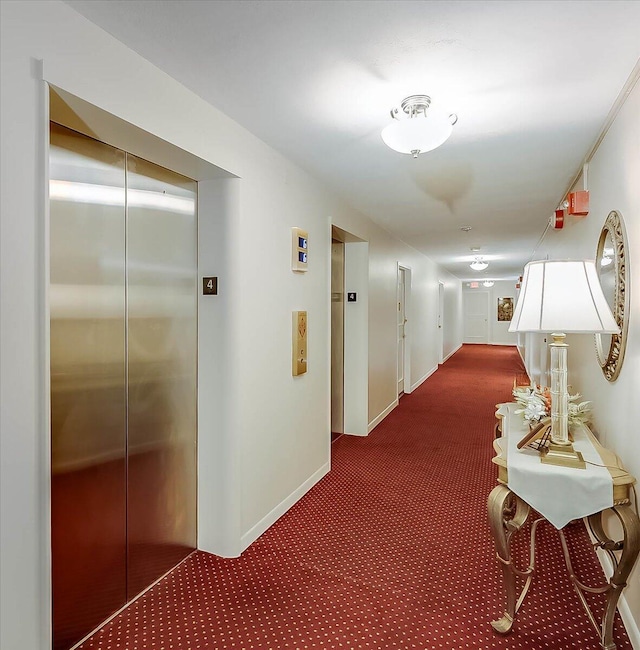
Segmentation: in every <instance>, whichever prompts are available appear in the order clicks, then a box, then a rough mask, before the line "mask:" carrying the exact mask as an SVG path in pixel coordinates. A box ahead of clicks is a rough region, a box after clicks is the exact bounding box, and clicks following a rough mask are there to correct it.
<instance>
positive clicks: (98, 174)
mask: <svg viewBox="0 0 640 650" xmlns="http://www.w3.org/2000/svg"><path fill="white" fill-rule="evenodd" d="M50 151H51V155H50V183H49V192H50V215H51V244H50V251H51V253H50V254H51V263H50V273H51V284H50V303H51V321H50V328H51V329H50V331H51V473H52V476H51V542H52V582H53V628H54V644H53V646H54V648H55V649H56V650H58V649H63V648H68V647H70V646H71V645H73V644H74V643H75V642H77V641H79V640H80V639H81V638H82V637H83V636H84V635H85V634H87V632H89V631H90V630H92V629H93V628H94V627H95V626H96V625H98V624H99V623H100V622H101V621H102V620H104V619H105V618H106V617H107V616H109V615H110V614H111V613H113V612H114V611H116V610H117V609H119V608H120V607H121V606H122V605H124V603H125V601H126V492H125V490H126V481H125V477H126V438H125V429H126V426H125V425H126V392H125V293H124V282H125V185H124V181H125V155H124V153H123V152H121V151H118V150H117V149H114V148H113V147H108V146H106V145H104V144H101V143H99V142H96V141H95V140H91V139H90V138H86V137H84V136H81V135H79V134H77V133H74V132H73V131H70V130H68V129H65V128H63V127H59V126H57V125H55V124H52V125H51V149H50Z"/></svg>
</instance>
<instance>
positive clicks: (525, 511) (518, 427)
mask: <svg viewBox="0 0 640 650" xmlns="http://www.w3.org/2000/svg"><path fill="white" fill-rule="evenodd" d="M517 408H519V407H518V405H517V404H515V403H509V404H498V406H497V409H498V410H497V411H496V418H497V419H498V425H497V427H496V436H497V437H496V439H495V440H494V443H493V444H494V449H495V451H496V456H495V457H494V458H493V463H495V464H496V465H497V466H498V485H497V486H496V487H495V488H494V489H493V490H492V492H491V494H490V495H489V501H488V510H489V522H490V525H491V533H492V535H493V538H494V541H495V545H496V553H497V559H498V562H499V565H500V567H501V569H502V576H503V580H504V586H505V589H506V600H507V603H506V608H505V613H504V615H503V616H502V618H500V619H499V620H497V621H493V622H492V623H491V625H492V626H493V628H494V630H496V632H499V633H500V634H508V633H509V632H510V631H511V629H512V627H513V622H514V620H515V617H516V614H517V612H518V609H519V608H520V606H521V605H522V603H523V601H524V599H525V597H526V595H527V592H528V590H529V587H530V586H531V581H532V579H533V576H534V574H535V534H536V527H537V525H538V523H539V522H540V521H543V520H544V519H545V516H544V512H541V513H540V514H541V518H539V519H536V520H535V521H534V522H533V523H532V524H531V545H530V555H529V566H528V567H526V568H524V569H518V568H516V567H515V566H514V563H513V562H512V558H511V550H510V544H511V539H512V537H513V535H514V534H515V533H517V532H518V531H519V530H520V529H521V528H522V527H523V526H524V525H525V523H526V521H527V519H528V517H529V514H530V512H531V510H532V508H531V504H529V503H528V502H527V501H526V500H525V499H523V498H522V495H518V494H516V493H515V492H514V491H512V490H511V489H510V488H509V463H508V460H509V455H510V454H514V453H518V454H520V453H522V454H523V456H522V457H520V456H518V457H517V460H518V465H519V466H520V467H519V471H520V472H522V471H523V468H522V460H523V459H525V461H526V462H525V471H526V463H530V464H531V465H530V466H531V471H532V472H535V473H536V474H539V473H540V472H541V471H542V472H547V471H549V472H553V471H555V470H554V469H550V467H551V466H549V465H542V464H541V463H540V461H539V457H538V455H537V453H534V452H532V450H522V451H519V450H516V449H515V443H516V442H517V441H518V440H520V439H521V438H522V437H523V436H524V435H525V434H526V432H527V431H528V428H527V426H526V424H525V423H524V422H523V420H522V418H521V417H520V415H516V414H515V411H516V409H517ZM582 434H584V438H585V440H588V441H589V443H590V444H591V445H593V448H594V449H595V451H597V453H598V455H599V457H600V459H601V460H602V463H601V464H602V465H605V466H607V469H608V470H609V473H610V475H611V484H612V492H613V498H612V500H611V502H610V503H611V505H609V506H606V507H604V508H603V509H599V510H597V511H595V512H590V513H585V515H584V516H585V517H586V519H587V523H588V525H589V528H590V530H591V533H592V535H593V537H594V538H595V540H596V543H595V544H594V546H596V547H597V548H601V549H603V550H604V551H605V552H606V553H607V554H608V555H609V557H610V558H611V561H612V563H613V567H614V572H613V575H612V577H611V579H610V580H609V581H608V582H606V583H604V584H602V585H601V586H599V587H587V586H586V585H584V584H582V583H581V582H580V580H579V579H578V578H577V577H576V576H575V574H574V572H573V569H572V566H571V558H570V556H569V550H568V547H567V543H566V541H565V537H564V534H563V532H562V530H561V528H560V527H559V526H557V525H556V527H557V528H558V529H559V535H560V541H561V543H562V549H563V553H564V558H565V562H566V565H567V570H568V572H569V578H570V580H571V583H572V584H573V587H574V589H575V590H576V593H577V594H578V597H579V598H580V601H581V603H582V605H583V607H584V608H585V611H586V613H587V615H588V617H589V620H590V621H591V624H592V625H593V627H594V629H595V631H596V633H597V634H598V636H599V638H600V644H601V646H602V648H603V649H604V650H615V647H616V645H615V643H614V642H613V620H614V615H615V612H616V607H617V603H618V599H619V598H620V595H621V593H622V590H623V589H624V587H625V586H626V584H627V578H628V577H629V574H630V573H631V570H632V569H633V566H634V564H635V561H636V559H637V557H638V553H639V552H640V520H639V519H638V515H637V514H636V513H635V512H634V510H633V509H632V507H631V499H630V496H631V495H630V493H631V490H632V487H633V485H634V483H635V482H636V481H635V479H634V477H633V476H631V475H630V474H629V473H628V472H626V471H625V470H624V469H623V468H622V467H620V463H619V460H618V458H617V457H616V455H615V454H614V453H613V452H611V451H609V450H608V449H605V448H604V447H602V446H601V445H600V443H599V442H598V441H597V440H596V438H595V437H594V436H593V434H592V433H591V431H590V430H589V429H588V428H587V427H585V426H582V427H581V435H582ZM511 457H512V458H514V456H513V455H512V456H511ZM527 457H528V458H529V460H526V458H527ZM541 468H543V469H542V470H541ZM570 471H571V472H574V473H575V474H574V475H573V477H572V479H571V480H573V481H576V485H579V483H580V482H581V481H584V479H585V478H587V480H588V475H587V474H584V473H583V474H580V472H584V470H580V469H571V470H570ZM514 481H515V477H514ZM514 489H515V487H514ZM558 498H559V499H567V500H569V499H571V493H570V492H569V493H564V494H561V495H559V496H558ZM537 508H538V510H543V511H544V508H541V507H540V504H537ZM606 510H611V511H612V512H613V513H615V515H616V516H617V518H618V520H619V522H620V524H621V526H622V530H623V539H622V540H621V541H614V540H612V539H611V538H610V537H609V536H608V534H607V533H606V531H605V527H604V525H603V522H602V515H603V513H604V512H605V511H606ZM580 516H582V515H580ZM517 577H520V578H523V579H524V585H523V586H522V589H521V590H520V593H519V594H517V593H516V592H517V589H516V578H517ZM585 592H591V593H600V594H604V595H605V597H606V605H605V610H604V614H603V616H602V620H601V621H596V618H595V616H594V615H593V613H592V612H591V610H590V608H589V605H588V603H587V600H586V598H585V595H584V594H585Z"/></svg>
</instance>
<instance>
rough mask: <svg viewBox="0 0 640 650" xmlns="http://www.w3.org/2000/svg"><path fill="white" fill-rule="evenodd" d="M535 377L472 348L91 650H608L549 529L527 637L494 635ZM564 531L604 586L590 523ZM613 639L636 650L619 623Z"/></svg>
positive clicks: (526, 614) (193, 561) (159, 589)
mask: <svg viewBox="0 0 640 650" xmlns="http://www.w3.org/2000/svg"><path fill="white" fill-rule="evenodd" d="M522 371H523V369H522V366H521V364H520V360H519V357H518V354H517V352H516V351H515V349H514V348H510V347H497V346H464V347H463V348H462V349H461V350H460V351H458V352H457V353H456V354H455V355H454V356H453V357H452V358H451V359H450V360H449V361H447V363H446V364H445V365H444V366H442V367H441V368H440V370H438V372H436V373H435V374H434V375H433V376H432V377H430V378H429V379H428V380H427V381H426V382H425V383H424V384H423V385H422V386H421V387H420V388H419V389H417V390H416V391H415V392H414V393H412V394H411V395H406V396H405V397H403V398H402V401H401V404H400V406H399V407H398V408H397V409H396V410H395V411H393V412H392V413H391V414H390V415H389V416H388V417H387V418H386V419H385V420H384V422H382V423H381V424H380V425H379V426H378V427H377V428H376V429H375V431H373V432H372V433H371V435H370V436H369V437H368V438H354V437H349V436H341V437H340V438H339V439H338V440H337V441H336V442H335V443H334V444H333V459H332V465H333V468H332V471H331V472H330V473H329V474H328V475H327V476H326V477H325V478H324V479H323V480H322V481H321V482H320V483H319V484H318V485H317V486H315V487H314V488H313V489H312V490H311V491H310V492H309V493H308V494H307V495H306V496H305V497H304V498H303V499H302V500H301V501H299V502H298V503H297V504H296V505H295V506H294V507H293V508H292V509H291V510H290V511H289V512H288V513H287V514H286V515H285V516H284V517H282V518H281V519H280V520H279V521H278V522H277V523H276V524H275V525H274V526H273V527H272V528H270V529H269V530H268V531H267V532H266V533H265V534H264V535H263V536H262V537H260V539H258V540H257V541H256V542H255V543H254V544H253V545H252V546H251V547H250V548H249V549H248V550H247V551H246V552H245V553H244V554H243V555H242V557H240V558H236V559H221V558H218V557H216V556H213V555H210V554H207V553H203V552H200V551H198V552H196V553H193V554H192V555H191V556H190V557H189V558H188V559H187V560H185V561H184V562H183V563H182V564H181V565H180V566H179V567H178V568H177V569H176V570H174V571H173V572H172V573H171V574H170V575H169V576H167V577H166V578H164V579H163V580H162V581H161V582H160V583H159V584H157V585H156V586H155V587H154V588H153V589H152V590H150V591H149V592H147V593H146V594H145V595H144V596H143V597H141V598H140V599H139V600H138V601H136V602H135V603H134V604H133V605H131V606H130V607H129V608H128V610H126V611H125V612H124V613H122V614H121V615H119V616H118V617H116V618H115V619H114V620H113V621H112V622H111V623H109V624H108V625H106V626H105V627H103V628H102V629H101V630H100V631H99V632H98V633H96V634H95V635H94V636H93V637H92V638H91V639H90V640H88V641H86V642H85V643H84V644H83V645H82V646H81V647H82V650H90V649H91V650H97V649H100V650H116V649H118V650H124V649H127V650H143V649H145V650H146V649H152V650H214V649H216V650H218V649H220V650H222V649H234V650H236V649H237V650H240V649H243V650H270V649H271V650H278V649H280V648H287V649H298V650H302V649H305V648H330V649H334V648H335V649H339V648H350V649H352V650H354V649H363V650H364V649H384V650H386V649H391V648H397V649H401V650H409V649H412V648H416V649H421V650H454V649H460V648H473V649H477V650H481V649H489V648H513V649H518V650H534V649H538V648H548V649H556V650H570V649H579V650H591V649H593V650H597V649H598V648H599V647H600V645H599V642H598V640H597V637H596V635H595V633H594V631H593V629H592V628H591V627H590V624H589V621H588V619H587V616H586V614H585V613H584V612H583V611H582V608H581V606H580V604H579V602H578V598H577V596H576V595H575V594H574V592H573V590H572V588H571V586H570V584H569V581H568V579H567V577H566V573H565V569H564V561H563V559H562V553H561V549H560V543H559V539H558V536H557V534H556V532H555V530H554V529H553V528H551V527H550V526H549V525H548V524H546V523H545V524H543V525H542V526H541V528H540V529H539V551H538V558H539V574H538V577H537V580H536V583H535V584H534V587H533V591H532V592H531V593H530V595H529V597H528V599H527V601H526V602H525V604H524V605H523V607H522V609H521V611H520V613H519V615H518V619H517V621H516V624H515V630H514V632H513V633H512V634H511V635H510V636H508V637H500V636H498V635H497V634H495V633H494V632H493V630H492V628H491V626H490V621H491V620H493V619H495V618H498V617H499V616H501V614H502V607H503V602H504V601H503V594H502V590H501V577H500V574H499V568H498V566H497V562H496V559H495V550H494V547H493V542H492V540H491V536H490V533H489V528H488V524H487V515H486V500H487V496H488V494H489V492H490V491H491V489H492V488H493V486H494V485H495V472H494V466H493V465H492V463H491V462H490V461H491V457H492V446H491V440H492V436H493V426H494V412H495V408H494V405H495V404H496V403H497V402H501V401H509V400H510V388H511V385H512V382H513V378H514V376H515V375H516V374H519V373H522ZM567 533H568V535H567V536H568V538H569V543H570V546H571V549H572V553H573V557H574V568H576V572H577V573H578V575H579V576H581V577H582V579H583V581H584V582H586V583H587V584H595V583H597V582H598V581H601V580H602V572H601V569H600V565H599V564H598V561H597V559H596V557H595V554H594V552H593V550H592V549H591V547H590V544H589V542H588V539H587V537H586V534H585V533H584V528H583V526H582V524H574V525H573V526H570V527H568V529H567ZM616 642H617V644H618V650H630V649H631V644H630V643H629V640H628V638H627V635H626V633H625V631H624V628H623V627H622V625H621V623H620V621H619V620H618V621H617V622H616Z"/></svg>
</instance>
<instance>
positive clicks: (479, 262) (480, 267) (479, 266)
mask: <svg viewBox="0 0 640 650" xmlns="http://www.w3.org/2000/svg"><path fill="white" fill-rule="evenodd" d="M469 266H470V267H471V268H472V269H473V270H474V271H484V270H485V269H486V268H487V266H489V264H488V263H487V262H485V261H484V260H483V259H482V258H481V257H476V259H475V260H474V261H473V262H471V264H469Z"/></svg>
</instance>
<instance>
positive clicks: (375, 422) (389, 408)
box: [367, 397, 400, 433]
mask: <svg viewBox="0 0 640 650" xmlns="http://www.w3.org/2000/svg"><path fill="white" fill-rule="evenodd" d="M398 404H400V400H399V399H398V398H397V397H396V399H394V400H393V402H391V404H389V406H387V408H386V409H384V411H382V413H380V415H378V416H377V417H376V418H374V419H373V420H372V421H371V422H369V426H368V427H367V433H371V431H373V429H375V428H376V427H377V426H378V425H379V424H380V422H382V420H384V419H385V418H386V417H387V415H389V413H391V411H393V409H394V408H395V407H396V406H398Z"/></svg>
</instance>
